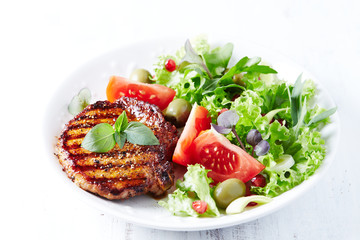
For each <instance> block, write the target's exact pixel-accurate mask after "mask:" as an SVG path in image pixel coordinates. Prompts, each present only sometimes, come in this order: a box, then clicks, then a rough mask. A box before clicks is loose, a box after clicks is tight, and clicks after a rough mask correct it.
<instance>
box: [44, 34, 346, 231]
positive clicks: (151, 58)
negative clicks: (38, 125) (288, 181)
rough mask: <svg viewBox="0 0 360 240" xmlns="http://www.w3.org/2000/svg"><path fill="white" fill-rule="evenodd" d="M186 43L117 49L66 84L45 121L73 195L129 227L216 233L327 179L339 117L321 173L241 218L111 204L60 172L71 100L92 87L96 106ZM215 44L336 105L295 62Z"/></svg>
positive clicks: (143, 201)
mask: <svg viewBox="0 0 360 240" xmlns="http://www.w3.org/2000/svg"><path fill="white" fill-rule="evenodd" d="M185 40H186V39H185V38H183V39H181V38H177V39H161V40H152V41H147V42H144V43H137V44H134V45H131V46H127V47H124V48H121V49H118V50H114V51H112V52H109V53H107V54H104V55H103V56H100V57H98V58H96V59H94V60H92V61H90V62H88V63H87V64H85V65H84V66H82V67H80V68H79V69H78V70H77V71H76V72H75V73H73V74H72V75H71V76H70V77H69V78H68V79H67V80H66V81H65V82H64V83H63V85H62V86H61V87H60V88H59V89H58V91H57V92H56V94H55V96H54V97H53V99H52V100H51V102H50V104H49V107H48V110H47V116H46V119H45V126H44V134H45V140H46V148H47V151H48V153H49V161H51V163H52V165H53V166H54V172H55V173H56V174H57V175H60V176H61V177H62V178H63V182H64V184H67V185H68V186H69V187H70V188H72V189H71V191H74V192H76V193H78V195H79V197H80V198H81V199H83V200H86V201H87V202H89V203H90V204H92V205H93V206H94V207H96V208H98V209H100V210H102V211H104V212H106V213H109V214H113V215H115V216H118V217H120V218H122V219H124V220H125V221H127V222H131V223H134V224H138V225H141V226H145V227H150V228H156V229H166V230H177V231H194V230H205V229H214V228H222V227H228V226H233V225H237V224H241V223H245V222H248V221H251V220H254V219H257V218H260V217H262V216H265V215H268V214H270V213H272V212H274V211H276V210H278V209H280V208H282V207H284V206H285V205H286V204H289V203H290V202H291V201H293V200H294V199H296V198H297V197H299V196H300V195H301V194H303V193H304V192H305V191H306V190H308V189H310V188H311V187H312V186H313V185H314V184H315V183H316V182H317V181H318V180H319V179H320V177H321V176H323V175H324V173H325V171H326V170H327V169H328V167H329V165H330V163H331V162H332V160H333V158H334V155H335V151H336V147H337V145H338V140H339V131H340V129H339V126H340V123H339V117H338V114H337V113H336V114H334V115H333V116H332V121H333V123H332V124H330V125H328V126H326V127H325V128H324V129H323V131H322V133H323V136H324V138H325V139H326V147H327V151H328V153H327V156H326V159H325V160H324V162H323V164H322V165H321V166H320V168H319V169H318V170H317V171H316V173H315V174H314V175H313V176H311V177H310V178H309V179H308V180H307V181H305V182H303V183H302V184H300V185H299V186H297V187H295V188H294V189H292V190H290V191H288V192H286V193H284V194H282V195H280V196H278V197H276V198H274V200H273V201H272V202H271V203H269V204H266V205H262V206H259V207H257V208H254V209H251V210H248V211H245V212H243V213H241V214H237V215H223V216H221V217H219V218H191V217H176V216H172V215H171V214H170V213H169V212H168V211H166V210H165V209H163V208H162V207H160V206H158V204H157V201H156V200H154V199H152V198H151V197H149V196H147V195H145V196H139V197H135V198H132V199H129V200H125V201H108V200H105V199H103V198H100V197H97V196H95V195H93V194H91V193H88V192H86V191H83V190H81V189H80V188H78V187H77V186H76V185H75V184H74V183H72V182H71V181H70V180H69V179H68V178H67V176H66V174H65V173H64V172H63V171H62V170H61V166H60V164H59V163H58V160H57V159H56V158H55V157H54V155H53V152H54V145H55V142H56V139H55V136H58V135H59V133H60V131H61V130H62V128H63V126H64V124H65V123H66V122H67V121H68V120H70V119H71V116H70V115H69V114H68V113H67V105H68V103H69V102H70V100H71V98H72V97H73V96H74V95H75V94H77V92H78V91H79V90H80V89H81V88H83V87H88V88H89V89H90V90H91V91H92V94H93V98H92V102H94V101H96V100H105V99H106V97H105V89H106V85H107V83H108V79H109V76H111V75H121V76H129V74H130V72H131V71H132V70H133V69H134V68H137V67H142V68H147V69H153V66H152V64H153V63H155V61H156V58H157V56H158V55H160V54H163V53H174V52H175V51H176V50H177V49H178V48H179V47H181V46H182V45H183V44H184V42H185ZM210 40H211V42H212V43H216V44H214V45H217V44H221V45H222V44H225V43H226V42H232V43H234V46H235V48H234V54H233V57H232V62H235V61H236V60H238V59H240V57H243V56H249V57H253V56H260V57H262V59H263V60H266V61H267V62H270V63H271V64H272V66H273V67H274V68H275V69H276V70H277V71H278V72H279V76H280V77H281V78H284V79H286V80H289V81H295V80H296V78H297V76H298V75H299V74H300V73H303V76H304V78H311V79H313V80H315V81H316V82H317V84H318V87H319V89H320V92H319V97H318V102H319V104H320V105H321V106H323V107H325V108H330V107H333V106H335V104H334V102H333V100H332V99H331V97H330V96H329V94H328V93H327V92H326V91H325V89H324V88H323V86H322V85H321V84H320V82H319V81H317V80H316V79H315V77H314V76H312V75H311V74H309V73H308V72H307V71H305V70H304V69H303V68H301V67H299V66H297V65H296V64H294V63H291V62H290V61H289V60H288V59H286V58H284V57H283V56H280V55H279V54H275V53H273V52H271V51H269V50H267V49H264V48H262V47H260V46H255V45H253V44H250V43H244V42H242V41H241V40H236V39H222V40H219V41H216V42H214V39H210Z"/></svg>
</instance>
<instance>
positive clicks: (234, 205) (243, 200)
mask: <svg viewBox="0 0 360 240" xmlns="http://www.w3.org/2000/svg"><path fill="white" fill-rule="evenodd" d="M271 201H272V198H269V197H265V196H260V195H255V196H247V197H239V198H238V199H235V200H234V201H232V202H231V203H230V204H229V206H228V207H227V208H226V214H236V213H241V212H243V211H244V209H245V207H246V206H247V205H248V204H249V203H250V202H256V203H257V204H265V203H269V202H271Z"/></svg>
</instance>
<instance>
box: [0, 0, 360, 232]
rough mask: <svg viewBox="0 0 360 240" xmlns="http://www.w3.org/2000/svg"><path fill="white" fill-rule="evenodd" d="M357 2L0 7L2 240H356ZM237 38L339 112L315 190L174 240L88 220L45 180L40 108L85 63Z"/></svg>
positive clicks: (91, 213) (88, 211)
mask: <svg viewBox="0 0 360 240" xmlns="http://www.w3.org/2000/svg"><path fill="white" fill-rule="evenodd" d="M359 12H360V4H359V2H358V1H355V0H354V1H333V0H332V1H285V0H283V1H225V0H222V1H38V0H33V1H6V2H5V1H1V2H0V79H1V94H0V97H1V110H2V111H1V118H0V119H1V120H0V121H1V126H0V127H1V131H0V137H1V144H0V146H1V148H0V149H1V158H0V159H1V171H0V179H1V190H2V191H1V200H0V201H1V204H0V208H1V212H0V219H1V224H0V239H358V238H359V236H360V229H359V228H360V220H359V219H360V217H359V215H360V194H359V185H360V180H359V176H358V172H359V171H358V168H359V166H360V162H359V161H360V159H359V154H358V153H359V150H358V149H359V143H358V142H359V141H358V137H359V135H360V130H359V129H360V127H359V119H360V113H359V110H360V107H359V100H360V99H359V97H358V93H359V88H360V77H359V69H360V58H359V57H360V17H359ZM202 33H205V34H213V35H221V34H224V35H226V34H227V33H232V34H238V36H240V37H242V38H245V39H247V40H248V41H251V42H254V43H256V44H260V45H262V46H264V47H267V48H269V49H272V50H274V51H276V52H279V53H281V54H283V55H285V56H287V57H288V58H289V59H291V60H293V61H295V62H296V63H298V64H300V65H302V66H304V67H305V68H306V69H307V70H308V71H310V72H312V73H313V74H314V75H315V76H316V77H317V78H318V79H319V80H320V81H321V82H322V83H323V84H324V85H325V86H326V88H327V90H328V91H329V92H330V94H331V96H332V97H333V99H334V100H335V102H336V104H337V106H338V112H339V114H340V119H341V123H342V124H341V128H342V134H341V141H340V145H339V148H338V153H337V155H336V159H335V161H334V163H333V164H332V166H331V167H330V169H329V171H328V174H327V175H326V176H325V177H324V178H323V179H322V180H321V181H320V182H319V184H318V185H317V186H316V187H315V188H314V189H311V190H310V191H308V192H307V193H306V194H305V195H303V196H302V197H301V198H299V199H298V200H296V201H294V202H293V203H291V204H290V205H288V206H286V207H284V208H283V209H281V210H280V211H278V212H276V213H274V214H271V215H269V216H266V217H263V218H261V219H258V220H255V221H252V222H249V223H246V224H242V225H239V226H234V227H230V228H225V229H217V230H211V231H199V232H171V231H161V230H155V229H147V228H142V227H138V226H136V225H132V224H129V223H126V222H124V221H122V220H120V219H118V218H116V217H113V216H112V215H109V214H106V213H103V212H101V211H99V210H97V209H94V208H92V207H90V206H88V205H86V204H85V203H83V202H82V201H80V200H79V199H77V198H76V197H74V196H72V193H71V191H68V190H67V189H65V187H64V186H63V185H62V183H61V181H59V179H57V178H54V177H52V174H51V171H49V170H48V167H49V166H48V163H47V162H46V161H47V160H48V159H47V157H48V156H47V155H46V154H45V151H44V149H43V139H42V132H41V131H42V120H43V117H44V115H45V114H46V112H44V109H45V106H47V103H48V101H49V100H50V99H51V96H52V95H53V93H54V92H55V91H56V89H57V87H58V86H59V85H60V84H61V82H62V81H63V80H64V79H66V78H67V76H69V75H70V74H71V73H72V72H73V71H75V70H76V69H77V68H78V67H79V66H81V65H82V64H83V63H85V62H87V61H88V60H90V59H92V58H94V57H96V56H98V55H101V54H103V53H105V52H108V51H111V50H112V49H116V48H119V47H121V46H123V45H125V44H131V43H133V42H139V41H144V40H145V41H146V39H156V38H161V37H169V36H177V35H183V36H189V37H192V36H196V35H198V34H202Z"/></svg>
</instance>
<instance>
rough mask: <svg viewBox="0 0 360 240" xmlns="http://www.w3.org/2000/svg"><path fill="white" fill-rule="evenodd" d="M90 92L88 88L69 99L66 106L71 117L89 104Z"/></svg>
mask: <svg viewBox="0 0 360 240" xmlns="http://www.w3.org/2000/svg"><path fill="white" fill-rule="evenodd" d="M90 100H91V92H90V90H89V89H88V88H83V89H81V90H80V91H79V93H78V94H77V95H76V96H74V97H73V98H72V99H71V102H70V103H69V105H68V111H69V113H70V114H72V115H74V116H75V115H77V114H79V113H80V112H81V111H82V110H84V108H86V106H87V105H89V104H90Z"/></svg>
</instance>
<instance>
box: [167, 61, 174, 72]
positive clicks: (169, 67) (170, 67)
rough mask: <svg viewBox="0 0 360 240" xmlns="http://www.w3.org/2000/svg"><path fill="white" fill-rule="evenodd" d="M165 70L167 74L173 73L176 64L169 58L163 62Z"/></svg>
mask: <svg viewBox="0 0 360 240" xmlns="http://www.w3.org/2000/svg"><path fill="white" fill-rule="evenodd" d="M165 69H166V70H167V71H169V72H173V71H175V69H176V62H175V61H174V60H172V59H171V58H169V59H167V60H166V62H165Z"/></svg>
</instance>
